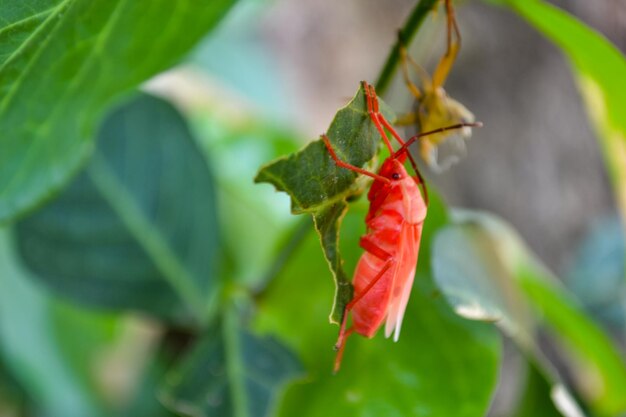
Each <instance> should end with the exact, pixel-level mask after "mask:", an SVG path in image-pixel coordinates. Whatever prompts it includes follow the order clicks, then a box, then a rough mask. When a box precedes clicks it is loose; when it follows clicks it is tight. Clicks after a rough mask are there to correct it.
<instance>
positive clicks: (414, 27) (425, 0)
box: [375, 0, 439, 95]
mask: <svg viewBox="0 0 626 417" xmlns="http://www.w3.org/2000/svg"><path fill="white" fill-rule="evenodd" d="M438 2H439V0H420V1H419V3H417V4H416V5H415V8H414V9H413V11H412V12H411V14H410V15H409V18H408V19H407V21H406V22H405V23H404V26H403V27H402V29H400V31H399V34H398V39H397V40H396V43H395V45H394V46H393V48H392V49H391V52H389V56H388V57H387V61H386V62H385V65H384V66H383V69H382V70H381V71H380V75H379V76H378V80H377V81H376V85H375V87H376V91H377V93H378V94H379V95H383V94H384V93H385V92H386V91H387V88H388V87H389V83H390V82H391V78H392V77H393V74H394V72H395V70H396V67H397V66H398V61H399V60H400V39H402V41H403V42H405V43H406V45H409V44H410V43H411V40H412V39H413V38H414V37H415V34H416V33H417V31H418V30H419V28H420V27H421V26H422V23H423V22H424V18H425V17H426V15H427V14H428V13H429V12H430V11H431V10H432V9H433V8H435V7H436V6H437V3H438Z"/></svg>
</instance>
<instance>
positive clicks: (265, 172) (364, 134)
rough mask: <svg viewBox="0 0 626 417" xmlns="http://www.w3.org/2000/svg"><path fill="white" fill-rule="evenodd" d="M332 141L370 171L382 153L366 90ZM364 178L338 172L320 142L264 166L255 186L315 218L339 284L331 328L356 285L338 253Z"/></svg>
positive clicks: (336, 122) (341, 115)
mask: <svg viewBox="0 0 626 417" xmlns="http://www.w3.org/2000/svg"><path fill="white" fill-rule="evenodd" d="M380 106H381V107H380V108H381V111H382V112H383V114H384V115H385V117H386V118H387V119H388V120H390V119H391V112H390V110H389V109H388V107H387V105H386V104H385V103H383V102H382V101H380ZM327 134H328V138H329V139H330V143H331V145H332V146H333V148H334V149H335V152H336V153H337V156H338V157H339V158H340V159H341V160H343V161H345V162H347V163H349V164H351V165H354V166H357V167H363V166H367V167H370V168H371V162H372V160H373V158H374V157H375V156H376V154H377V152H378V148H379V141H380V134H379V133H378V131H377V130H376V127H375V125H374V123H372V121H371V119H370V116H369V114H368V112H367V104H366V98H365V94H364V91H363V88H359V91H357V94H356V95H355V96H354V98H353V99H352V101H350V103H348V105H347V106H346V107H344V108H342V109H340V110H339V111H338V112H337V114H336V115H335V118H334V119H333V121H332V123H331V124H330V127H329V128H328V132H327ZM364 180H366V178H363V176H360V177H359V176H357V174H356V173H355V172H353V171H350V170H347V169H345V168H341V167H338V166H337V165H336V164H335V162H334V161H333V159H332V158H331V156H330V154H329V152H328V150H327V149H326V147H325V146H324V142H323V141H322V140H321V139H320V140H317V141H314V142H311V143H310V144H308V145H307V146H306V147H305V148H304V149H302V150H300V151H299V152H296V153H294V154H291V155H289V156H287V157H283V158H280V159H278V160H276V161H273V162H270V163H269V164H267V165H265V166H263V167H261V169H260V170H259V173H258V175H257V176H256V178H255V179H254V181H255V182H267V183H270V184H272V185H274V186H275V187H276V189H277V190H279V191H285V192H286V193H287V194H289V196H290V197H291V211H292V213H294V214H300V213H311V214H312V215H313V219H314V221H315V228H316V230H317V232H318V234H319V236H320V240H321V243H322V249H323V251H324V256H325V257H326V259H327V261H328V264H329V267H330V269H331V272H332V273H333V278H334V280H335V287H336V290H335V301H334V303H333V308H332V311H331V314H330V321H331V322H332V323H340V322H341V319H342V318H343V311H344V307H345V305H346V304H347V303H348V302H350V300H351V299H352V284H351V283H350V281H349V280H348V278H347V275H346V273H345V271H344V270H343V266H342V265H343V259H342V258H341V254H340V253H339V251H338V250H337V243H338V241H339V234H338V232H339V228H340V226H341V220H342V218H343V214H344V213H345V210H346V207H347V204H346V200H347V199H348V198H351V197H354V196H357V195H359V194H360V193H362V192H363V185H364V182H363V181H364Z"/></svg>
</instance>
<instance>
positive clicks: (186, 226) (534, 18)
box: [0, 0, 626, 417]
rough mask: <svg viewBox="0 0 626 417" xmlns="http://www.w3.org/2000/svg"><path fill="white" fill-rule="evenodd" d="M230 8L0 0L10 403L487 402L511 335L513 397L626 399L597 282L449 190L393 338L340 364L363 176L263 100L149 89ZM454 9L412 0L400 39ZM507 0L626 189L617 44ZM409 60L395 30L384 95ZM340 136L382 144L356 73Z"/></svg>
mask: <svg viewBox="0 0 626 417" xmlns="http://www.w3.org/2000/svg"><path fill="white" fill-rule="evenodd" d="M233 3H234V2H232V1H228V0H217V1H213V2H209V3H208V4H200V3H199V2H188V1H177V2H166V1H161V0H158V1H145V0H136V1H132V2H127V1H123V0H114V1H101V0H97V1H87V0H7V1H5V2H4V3H2V4H0V132H1V133H0V224H1V225H2V228H1V229H0V414H2V415H4V414H3V413H5V411H6V414H8V415H34V414H37V415H50V416H73V415H76V416H105V415H106V416H110V415H119V416H143V415H145V416H168V415H192V416H237V417H243V416H269V415H280V416H294V415H304V416H346V415H359V416H374V415H376V416H379V415H380V416H396V415H410V416H468V417H469V416H482V415H486V413H487V412H488V409H489V406H490V403H491V401H492V399H493V396H494V392H495V389H496V385H497V383H498V375H499V369H500V366H501V364H502V362H503V360H504V359H503V355H502V335H501V333H500V332H499V331H500V330H501V331H502V333H503V334H504V335H505V336H506V337H507V338H508V339H510V340H511V341H512V342H513V344H514V345H515V346H516V349H517V350H518V351H519V352H520V353H521V355H522V358H523V361H522V362H523V363H522V368H523V369H522V370H523V372H522V373H523V374H524V375H523V376H520V378H519V382H518V384H517V386H518V388H519V389H518V396H517V401H516V402H515V403H514V404H511V406H510V415H514V416H519V417H522V416H536V415H564V416H570V415H572V416H573V415H579V414H574V413H575V412H576V411H574V413H573V412H572V411H571V410H572V408H573V409H574V410H582V411H580V412H582V413H584V415H589V416H601V417H604V416H607V417H609V416H616V417H617V416H620V415H623V414H624V413H626V361H625V359H624V357H623V355H622V354H621V353H620V351H619V347H618V344H617V343H616V342H615V340H614V339H617V338H612V337H611V336H610V335H608V334H607V332H606V331H605V330H604V329H603V327H602V326H601V325H600V324H598V322H597V321H596V320H595V318H594V317H592V316H591V314H590V313H589V312H588V311H587V310H586V309H585V308H584V307H583V304H582V303H581V302H580V301H582V302H583V303H584V302H585V300H584V299H582V300H580V301H579V300H578V299H577V298H576V297H575V296H573V295H572V294H571V293H570V292H569V291H568V290H567V289H566V288H565V287H564V286H563V285H562V284H561V283H559V281H558V280H557V279H555V277H554V275H553V274H552V273H551V272H549V270H548V269H547V268H546V267H545V266H544V265H543V264H542V263H541V262H540V261H539V259H538V257H536V256H535V255H534V254H532V252H531V251H530V249H528V247H527V246H526V245H525V244H524V243H523V242H522V240H521V238H520V237H519V236H518V235H517V233H516V232H515V231H513V230H512V228H511V227H510V226H508V225H506V224H505V223H504V221H502V220H499V219H498V218H496V217H494V216H493V215H490V214H487V213H483V212H470V211H458V210H453V209H450V208H449V207H447V205H446V204H445V202H444V201H443V200H442V199H441V197H439V195H438V193H437V191H436V189H434V187H431V188H430V195H431V198H430V206H429V211H428V217H427V220H426V223H425V226H424V233H423V237H422V247H421V251H420V260H419V262H418V266H417V271H416V279H415V285H414V289H413V293H412V296H411V301H410V303H409V307H408V310H407V317H406V319H405V321H404V325H403V331H402V336H401V339H400V342H399V343H396V344H394V343H391V341H389V340H386V339H384V338H383V337H382V336H381V335H378V336H376V337H375V338H374V339H373V340H366V339H363V338H356V337H355V338H353V340H351V341H350V344H349V346H348V347H347V349H346V356H345V360H344V364H343V366H342V370H341V372H340V373H338V374H337V375H332V373H331V369H332V363H333V358H334V352H333V350H332V345H333V343H334V341H335V339H336V335H337V326H335V325H333V324H329V323H328V320H326V318H327V317H328V315H329V313H330V321H331V323H337V322H339V321H340V320H341V314H342V312H343V309H344V307H345V305H346V303H348V302H349V301H350V299H351V298H352V295H353V294H352V288H351V286H350V275H351V271H352V270H353V268H354V265H355V263H356V260H357V259H358V257H359V255H360V253H361V250H360V249H359V247H358V239H359V236H360V235H361V234H362V228H363V224H362V223H363V217H364V216H365V213H366V210H367V208H366V203H365V201H364V199H363V198H361V195H362V194H363V192H364V191H365V190H366V188H367V186H368V183H367V181H364V180H363V179H362V178H359V177H358V176H357V175H355V174H353V173H352V172H348V171H343V170H341V169H339V168H337V167H335V166H334V165H329V164H328V157H327V154H326V149H325V147H324V145H323V144H322V143H321V142H320V141H314V142H311V143H310V144H308V145H306V147H305V148H304V149H303V150H301V151H297V148H298V147H299V144H298V143H296V142H294V140H293V138H294V137H298V135H297V134H296V133H294V131H292V130H291V129H290V128H282V127H276V124H275V123H273V122H272V121H271V120H269V118H266V117H258V116H254V117H253V116H250V115H249V114H246V115H245V117H243V118H242V117H225V116H224V115H223V114H222V113H220V112H219V111H217V110H216V108H218V107H220V104H217V105H214V106H211V105H209V106H206V105H204V104H203V105H200V106H195V107H194V106H191V107H189V106H187V107H185V106H180V107H177V106H175V105H174V104H173V100H171V99H167V98H163V97H158V96H156V95H154V94H149V93H145V92H139V91H138V86H139V85H140V84H141V83H142V82H143V81H145V80H147V79H148V78H150V77H152V76H153V75H156V74H158V73H160V72H162V71H164V70H166V69H168V68H170V67H171V66H172V65H174V64H175V63H177V62H179V61H180V60H181V59H183V57H185V56H186V55H187V53H188V52H189V51H190V50H191V49H192V47H193V46H194V45H195V44H197V43H198V42H199V41H200V39H201V38H203V37H204V36H206V35H207V34H209V32H210V31H211V30H212V29H213V28H214V27H215V26H216V25H217V24H218V23H219V22H220V21H221V20H222V19H223V18H224V16H226V15H227V13H228V12H229V10H230V9H231V8H233V7H235V8H236V7H239V6H234V5H233ZM439 3H440V2H439V1H437V0H421V1H419V2H418V3H417V4H416V6H415V8H414V9H413V11H412V12H411V14H410V15H409V16H408V18H407V20H406V23H405V24H404V26H403V28H402V29H401V38H402V39H403V40H404V42H407V43H410V42H412V41H413V42H419V41H420V38H419V37H417V36H416V35H418V31H419V30H420V28H421V25H422V23H423V22H424V21H425V19H426V18H428V16H429V15H430V14H431V12H432V10H433V9H435V8H436V7H438V6H439ZM491 3H494V4H497V5H500V6H502V7H507V8H510V9H511V10H513V11H515V12H516V13H518V14H519V15H520V16H522V17H523V18H524V19H526V20H527V21H528V22H530V23H531V24H532V25H534V26H536V27H537V28H538V29H539V30H540V31H541V32H542V33H545V34H546V36H547V37H548V38H549V39H551V40H553V41H554V42H555V44H557V45H558V46H559V47H560V48H561V49H562V50H563V51H564V53H565V54H566V56H567V57H568V58H569V59H570V61H571V63H572V68H573V70H574V73H575V74H576V80H577V82H578V85H579V87H580V91H581V93H582V96H583V99H584V100H583V102H584V104H585V106H586V109H587V111H588V113H589V115H590V117H591V120H592V122H593V124H594V126H595V128H596V132H597V134H598V137H599V139H600V141H601V143H602V144H603V149H604V150H605V153H604V156H605V159H606V164H607V167H608V170H609V172H610V173H611V178H612V180H613V184H614V188H615V192H616V195H618V196H619V198H620V202H621V201H622V200H623V198H622V197H623V194H624V193H623V190H624V181H623V175H622V171H623V169H624V168H623V167H624V163H623V162H624V161H622V159H621V158H623V152H622V150H623V146H624V142H625V141H626V119H625V118H624V117H623V116H622V114H621V112H622V109H621V107H620V106H621V103H623V102H625V101H626V100H625V98H626V97H625V95H626V85H625V84H624V82H625V81H624V77H623V75H624V74H625V73H626V60H625V58H624V56H623V55H622V54H621V53H620V52H619V51H618V50H617V49H616V48H615V47H614V46H612V45H611V44H610V43H609V42H608V41H607V40H605V39H604V38H603V37H601V36H600V35H598V34H597V33H596V32H595V31H593V30H592V29H590V28H588V27H586V26H585V25H583V24H582V23H580V22H578V21H577V20H575V19H574V18H572V17H571V16H569V15H568V14H566V13H565V12H563V11H561V10H559V9H557V8H555V7H553V6H550V5H548V4H546V3H544V2H543V1H539V0H519V1H518V0H498V1H495V0H492V1H491ZM208 36H211V34H209V35H208ZM215 56H216V55H211V57H215ZM215 59H219V57H217V58H215ZM399 60H400V45H399V44H396V45H394V46H393V47H392V48H391V51H390V53H389V57H388V58H387V60H386V62H385V64H384V65H383V66H382V69H381V71H380V75H379V77H378V80H377V83H376V86H377V89H378V93H379V95H381V96H382V97H383V98H386V97H387V96H388V95H389V91H388V90H389V86H390V83H391V80H392V77H393V76H394V75H395V73H396V72H397V67H398V64H399ZM229 70H230V69H229ZM232 70H233V71H235V70H237V71H251V72H254V71H255V66H254V65H239V66H236V67H235V66H233V69H232ZM455 71H463V68H462V67H461V66H457V67H456V68H455ZM250 74H251V73H246V75H245V76H244V78H245V77H249V76H251V75H250ZM257 76H262V75H257ZM257 84H262V82H261V83H257ZM354 85H355V87H356V86H357V85H358V80H355V84H354ZM382 109H383V112H384V114H385V116H386V117H388V118H389V119H392V118H393V117H394V113H395V112H394V110H392V108H391V107H390V106H387V105H385V104H384V103H382ZM233 120H235V121H233ZM487 128H488V127H487ZM328 135H329V137H330V140H331V141H332V142H333V145H334V146H335V147H336V148H337V149H338V152H339V153H340V154H341V155H344V156H345V157H346V158H347V159H349V161H350V162H351V163H352V164H355V165H358V166H366V167H368V168H371V169H374V168H375V167H376V164H377V161H378V160H380V156H379V155H378V153H379V148H380V146H379V140H380V137H379V134H378V132H377V131H376V130H375V129H374V127H373V125H372V124H371V122H370V119H369V117H368V115H367V111H366V106H365V100H364V96H363V92H362V90H361V89H360V88H359V89H358V90H357V92H356V95H355V96H354V98H353V99H352V100H351V101H350V102H349V103H348V104H347V105H346V106H344V107H343V108H341V109H340V110H339V111H338V112H337V114H336V115H335V117H334V119H333V121H332V122H331V123H330V125H329V128H328ZM616 150H617V151H616ZM275 158H282V159H278V160H277V161H278V162H273V163H268V161H271V160H274V159H275ZM262 165H263V168H262V169H261V170H260V171H258V172H257V169H258V167H259V166H262ZM253 178H255V181H256V182H267V183H271V184H273V185H274V186H275V187H276V188H278V189H279V190H281V191H285V192H286V193H287V194H288V195H289V196H290V198H291V209H292V212H293V213H294V214H300V216H298V217H296V216H285V214H286V208H287V206H288V204H289V202H288V199H287V197H286V194H283V193H274V192H273V190H272V189H271V187H269V186H267V185H259V184H254V183H253ZM623 206H624V205H623V204H621V203H620V207H622V209H623ZM622 211H623V210H622ZM309 214H310V215H311V217H312V220H313V221H311V218H310V217H309V216H308V215H309ZM320 241H321V248H320ZM589 250H590V251H591V252H593V251H594V250H596V249H595V247H594V246H593V245H591V246H590V249H589ZM621 255H623V254H620V256H621ZM620 259H623V258H620ZM329 267H330V268H329ZM583 269H584V268H583V267H582V266H581V267H580V270H583ZM621 272H622V273H623V271H621ZM331 275H332V276H334V279H335V287H334V288H333V280H332V279H331ZM622 278H623V277H622ZM622 288H623V287H622ZM333 292H334V294H335V295H334V297H333ZM609 292H610V291H609ZM616 294H617V293H616V292H614V293H613V294H612V295H614V298H611V306H612V307H613V308H615V309H617V310H616V311H617V315H619V314H621V312H622V311H623V310H622V308H623V304H620V303H623V302H624V301H623V296H622V295H623V294H617V295H616ZM578 295H579V296H580V294H578ZM618 321H619V320H618ZM494 323H495V324H494ZM616 335H617V336H618V337H623V329H618V330H617V331H616ZM508 339H507V340H508ZM546 339H547V340H549V346H557V348H558V349H559V352H563V355H564V356H563V358H561V360H560V361H559V362H558V363H556V364H555V363H553V356H551V355H550V352H547V351H546V348H545V346H546V345H545V340H546ZM564 369H565V370H566V372H563V370H564Z"/></svg>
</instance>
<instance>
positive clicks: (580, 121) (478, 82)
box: [164, 0, 626, 270]
mask: <svg viewBox="0 0 626 417" xmlns="http://www.w3.org/2000/svg"><path fill="white" fill-rule="evenodd" d="M554 4H556V5H557V6H559V7H562V8H564V9H565V10H567V11H569V12H570V13H572V14H574V15H575V16H577V17H579V18H580V19H582V20H583V21H585V22H586V23H588V24H589V25H591V26H592V27H594V28H596V29H597V30H599V31H600V32H601V33H603V34H604V35H605V36H606V37H607V38H609V39H610V40H611V41H612V42H614V43H615V44H616V45H617V46H618V47H620V48H622V49H623V48H624V47H625V45H626V4H625V3H624V2H621V1H618V0H602V1H596V2H593V5H591V3H590V2H586V1H584V0H578V1H576V0H571V1H558V2H554ZM412 6H413V2H412V1H405V0H392V1H386V2H379V1H374V0H366V1H355V0H354V1H353V0H348V1H342V2H340V3H338V4H337V3H336V2H333V1H330V0H322V1H316V2H294V1H289V0H283V1H274V2H270V3H266V2H244V3H241V4H240V5H239V6H238V7H237V9H236V10H235V11H234V12H233V13H232V14H231V15H230V16H229V18H228V19H227V21H226V22H224V23H223V25H222V27H221V28H220V29H219V30H218V31H217V32H216V34H215V35H214V36H213V37H211V39H210V40H208V41H207V42H206V43H205V44H204V45H202V46H201V47H200V48H199V49H198V50H197V52H196V54H195V56H194V57H193V59H192V62H191V65H190V68H192V69H193V71H194V73H195V74H196V75H199V76H201V79H202V82H203V83H205V84H206V86H207V89H208V90H211V91H208V92H207V96H206V99H207V100H209V101H212V100H216V99H217V96H218V95H219V94H221V92H222V91H223V89H228V93H229V94H231V97H232V98H233V100H235V101H242V102H245V103H246V104H247V105H248V107H249V108H250V109H251V111H252V112H253V113H257V114H260V115H263V117H265V116H269V117H270V118H271V119H273V120H275V121H276V122H277V123H281V124H284V125H287V126H289V127H291V128H294V129H296V130H297V131H298V132H300V135H301V137H302V138H306V139H307V140H308V139H312V138H315V137H317V135H319V133H320V132H323V131H324V130H325V129H326V128H327V127H328V124H329V121H330V120H331V119H332V117H333V115H334V113H335V111H336V109H337V108H338V107H340V106H342V105H343V104H344V103H345V102H346V101H347V99H348V98H349V97H351V96H352V95H353V93H354V90H355V88H356V85H357V82H358V81H359V80H362V79H364V80H369V81H373V80H375V78H376V77H377V75H378V71H379V69H380V68H381V66H382V63H383V62H384V60H385V58H386V56H387V53H388V51H389V48H390V45H392V44H393V42H394V40H395V33H396V30H397V29H398V28H399V27H400V25H401V24H402V22H403V19H404V18H405V17H406V16H407V15H408V13H409V11H410V9H411V7H412ZM457 15H458V21H459V25H460V27H461V32H462V35H463V45H462V50H461V53H460V55H459V58H458V60H457V63H456V66H457V68H462V71H461V70H457V71H455V70H454V69H453V70H452V73H451V75H450V77H449V80H448V82H447V84H446V90H447V91H448V93H449V94H450V95H451V96H452V97H454V98H456V99H457V100H459V101H460V102H462V103H464V104H465V105H466V106H467V107H468V108H469V109H470V110H471V111H473V112H474V114H475V115H476V117H477V119H478V120H481V121H483V122H484V123H485V127H484V128H483V129H480V130H477V131H475V132H474V137H473V139H472V140H471V143H470V145H469V147H468V151H469V152H468V155H467V157H466V158H465V159H464V160H462V162H461V163H459V164H458V165H456V166H454V167H453V168H452V169H450V170H448V171H447V172H445V173H443V174H441V175H433V174H432V173H430V174H427V176H428V178H429V180H430V181H432V183H433V184H436V186H437V187H438V189H439V190H440V192H441V193H442V194H443V196H444V197H445V199H446V200H447V201H448V202H449V203H451V204H453V205H455V206H463V207H471V208H480V209H486V210H490V211H493V212H495V213H497V214H499V215H501V216H502V217H504V218H505V219H507V220H508V221H510V222H511V223H512V224H513V225H514V226H515V227H516V228H517V229H518V230H519V231H520V233H521V234H522V236H523V237H524V238H525V239H527V241H528V242H529V243H530V244H531V246H532V247H533V249H534V250H535V251H536V252H537V253H538V254H539V256H540V257H541V258H542V259H543V260H544V261H545V262H546V263H547V264H548V265H549V266H551V267H552V268H554V269H556V270H563V268H567V266H568V264H569V263H570V262H571V261H572V258H571V254H572V252H573V250H574V248H575V247H576V245H577V242H578V241H579V240H580V239H581V238H582V236H583V235H584V233H586V232H587V231H588V230H589V228H590V227H592V226H593V225H592V223H593V222H594V220H595V219H598V218H606V217H610V216H612V215H614V212H615V209H614V201H613V199H612V196H611V192H610V188H609V183H608V178H607V175H606V173H605V170H604V168H603V165H602V161H601V156H600V152H599V148H598V144H597V141H596V140H595V137H594V135H593V133H592V132H591V130H590V127H589V123H588V120H587V116H586V114H585V112H584V109H583V107H582V104H581V102H580V99H579V94H578V92H577V91H576V88H575V85H574V80H573V79H572V75H571V73H570V71H569V69H568V68H567V65H568V64H567V63H566V61H565V59H564V57H563V56H562V54H561V53H560V52H559V51H558V50H557V49H556V48H555V47H554V46H552V45H551V44H550V43H549V42H548V41H546V40H545V39H544V38H543V37H542V36H541V35H540V34H538V33H537V32H536V31H535V30H534V29H533V28H531V27H529V26H528V25H527V24H526V23H525V22H523V21H522V20H521V19H519V18H518V17H517V16H515V15H513V14H512V13H510V11H508V10H505V9H499V8H497V7H489V6H488V5H486V4H484V3H483V2H478V1H467V2H461V3H459V5H458V12H457ZM443 21H444V19H443V16H442V15H441V16H439V17H438V18H435V19H431V21H429V22H428V24H427V25H426V27H425V29H423V31H422V32H421V33H420V35H419V38H418V39H417V40H416V42H414V46H413V48H412V50H411V53H412V54H413V56H415V57H416V59H417V60H418V61H419V62H422V63H429V64H427V65H426V67H427V68H429V69H430V70H432V67H433V64H434V63H435V62H436V60H437V59H438V58H439V56H440V54H441V53H442V51H443V49H444V46H445V45H444V43H443V39H444V32H443V30H444V27H443ZM242 28H245V29H244V30H242ZM346 51H349V53H346ZM214 56H219V57H220V59H219V60H213V59H211V57H214ZM496 62H497V65H489V64H486V63H496ZM232 68H237V70H235V71H233V70H232ZM181 77H184V75H181ZM164 83H165V82H164ZM218 91H219V92H218ZM193 93H194V94H195V93H197V91H193ZM220 97H221V96H220ZM179 98H180V99H181V100H183V101H185V100H188V99H190V98H189V97H182V96H181V97H179ZM384 98H385V100H386V101H387V102H389V103H390V104H391V105H392V107H394V109H396V110H397V111H399V112H400V111H403V110H405V111H408V110H410V109H411V106H412V103H411V97H410V96H409V94H408V92H407V90H406V89H405V88H404V86H403V84H402V83H401V82H400V79H399V77H398V79H397V82H396V83H395V86H394V88H393V89H391V90H390V91H389V93H388V94H386V95H385V97H384ZM220 100H221V101H222V102H223V99H221V98H220ZM224 105H226V106H227V105H228V104H227V103H224ZM231 105H232V106H233V107H237V105H235V104H231ZM408 133H411V132H408ZM546 231H547V233H546Z"/></svg>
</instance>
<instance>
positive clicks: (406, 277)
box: [385, 223, 422, 341]
mask: <svg viewBox="0 0 626 417" xmlns="http://www.w3.org/2000/svg"><path fill="white" fill-rule="evenodd" d="M421 235H422V224H421V223H420V224H411V223H405V224H404V226H403V228H402V233H401V237H400V242H399V248H400V251H399V252H398V264H397V266H396V268H395V271H394V272H395V274H394V277H393V284H392V290H391V299H390V301H389V309H388V312H387V322H386V323H385V337H389V336H391V333H393V340H394V341H398V338H399V337H400V328H401V327H402V319H403V318H404V312H405V311H406V306H407V303H408V301H409V296H410V295H411V288H412V287H413V279H414V278H415V267H416V265H417V254H418V252H419V244H420V239H421Z"/></svg>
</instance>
